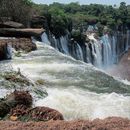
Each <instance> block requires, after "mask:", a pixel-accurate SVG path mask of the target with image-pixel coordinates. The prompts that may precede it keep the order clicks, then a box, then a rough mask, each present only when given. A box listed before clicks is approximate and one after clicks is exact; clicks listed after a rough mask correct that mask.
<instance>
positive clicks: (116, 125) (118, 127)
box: [0, 117, 130, 130]
mask: <svg viewBox="0 0 130 130" xmlns="http://www.w3.org/2000/svg"><path fill="white" fill-rule="evenodd" d="M3 129H4V130H21V129H23V130H130V120H128V119H124V118H120V117H109V118H106V119H104V120H100V119H96V120H94V121H88V120H75V121H61V120H57V121H53V120H51V121H47V122H43V121H40V122H26V123H23V122H11V121H1V122H0V130H3Z"/></svg>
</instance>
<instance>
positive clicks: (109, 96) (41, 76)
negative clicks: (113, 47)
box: [0, 41, 130, 120]
mask: <svg viewBox="0 0 130 130" xmlns="http://www.w3.org/2000/svg"><path fill="white" fill-rule="evenodd" d="M34 42H35V43H36V45H37V48H38V50H36V51H32V52H30V53H28V54H26V55H22V57H19V58H15V59H13V60H12V61H11V62H8V61H4V62H0V68H1V69H0V70H3V69H6V67H4V68H2V64H4V63H5V62H6V65H8V64H9V65H10V64H11V67H12V68H13V69H15V70H17V68H20V70H21V73H24V74H25V75H27V76H28V78H29V79H30V80H32V81H33V82H34V83H35V82H36V81H38V80H40V81H43V82H44V85H43V86H42V85H39V86H37V87H38V88H41V87H42V88H45V89H46V91H47V93H48V96H47V97H46V98H44V97H40V98H38V99H37V98H35V96H34V99H35V100H34V106H47V107H51V108H53V109H56V110H58V111H60V112H61V113H62V114H63V116H64V118H65V119H67V120H72V119H90V120H91V119H95V118H105V117H108V116H120V117H126V118H129V119H130V109H129V108H130V96H129V95H130V86H129V85H126V84H124V83H122V82H120V81H118V80H115V79H114V78H113V77H111V76H109V75H107V74H105V73H103V72H101V71H99V70H97V69H95V67H93V66H92V65H89V64H86V63H83V62H80V61H79V60H75V59H74V58H71V57H70V56H67V55H64V54H61V53H59V52H58V51H57V50H56V49H54V48H53V47H51V46H48V45H47V44H43V43H41V42H37V41H34ZM0 72H1V71H0ZM0 86H1V87H2V88H3V87H4V86H3V81H1V80H0ZM5 88H6V86H5ZM0 90H1V88H0ZM2 92H3V91H2ZM33 94H34V93H33Z"/></svg>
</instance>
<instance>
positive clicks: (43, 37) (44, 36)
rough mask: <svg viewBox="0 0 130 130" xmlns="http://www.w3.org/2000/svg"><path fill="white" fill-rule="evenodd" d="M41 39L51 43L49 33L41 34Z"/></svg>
mask: <svg viewBox="0 0 130 130" xmlns="http://www.w3.org/2000/svg"><path fill="white" fill-rule="evenodd" d="M41 39H42V42H44V43H46V44H48V45H51V43H50V41H49V39H48V36H47V34H46V33H45V32H44V33H43V34H42V35H41Z"/></svg>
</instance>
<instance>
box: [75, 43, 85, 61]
mask: <svg viewBox="0 0 130 130" xmlns="http://www.w3.org/2000/svg"><path fill="white" fill-rule="evenodd" d="M75 45H76V48H75V49H76V58H77V59H78V60H81V61H83V60H84V59H83V52H82V49H81V47H80V45H79V44H78V43H75Z"/></svg>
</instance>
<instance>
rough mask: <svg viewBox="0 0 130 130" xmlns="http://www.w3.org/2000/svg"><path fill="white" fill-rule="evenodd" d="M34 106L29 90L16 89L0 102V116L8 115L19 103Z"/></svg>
mask: <svg viewBox="0 0 130 130" xmlns="http://www.w3.org/2000/svg"><path fill="white" fill-rule="evenodd" d="M21 104H22V105H25V106H27V107H30V106H32V96H31V95H30V94H29V93H28V92H27V91H14V92H13V93H11V94H9V95H7V97H6V98H4V99H2V100H1V102H0V117H4V116H6V115H7V114H8V113H9V112H10V110H11V109H12V108H14V107H16V106H17V105H21Z"/></svg>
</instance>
